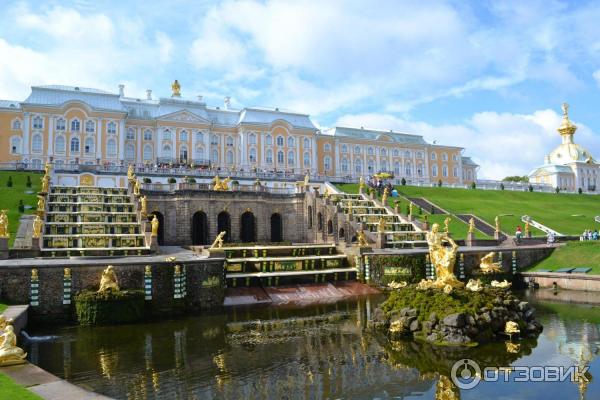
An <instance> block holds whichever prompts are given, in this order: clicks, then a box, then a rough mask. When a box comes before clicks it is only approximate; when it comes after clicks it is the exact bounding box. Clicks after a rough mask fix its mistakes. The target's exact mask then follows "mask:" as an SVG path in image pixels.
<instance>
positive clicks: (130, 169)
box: [127, 164, 135, 182]
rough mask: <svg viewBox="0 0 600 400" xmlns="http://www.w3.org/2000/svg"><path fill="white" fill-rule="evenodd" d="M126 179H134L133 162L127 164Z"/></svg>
mask: <svg viewBox="0 0 600 400" xmlns="http://www.w3.org/2000/svg"><path fill="white" fill-rule="evenodd" d="M127 179H128V180H129V181H130V182H131V181H133V180H134V179H135V170H134V168H133V164H129V167H127Z"/></svg>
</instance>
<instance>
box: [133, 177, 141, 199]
mask: <svg viewBox="0 0 600 400" xmlns="http://www.w3.org/2000/svg"><path fill="white" fill-rule="evenodd" d="M140 190H141V185H140V181H139V180H138V179H135V180H134V183H133V194H134V195H135V196H139V195H140Z"/></svg>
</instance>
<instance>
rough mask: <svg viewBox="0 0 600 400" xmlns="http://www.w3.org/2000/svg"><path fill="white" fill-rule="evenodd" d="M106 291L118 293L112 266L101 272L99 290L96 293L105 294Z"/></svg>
mask: <svg viewBox="0 0 600 400" xmlns="http://www.w3.org/2000/svg"><path fill="white" fill-rule="evenodd" d="M107 290H114V291H115V292H118V291H119V283H118V282H117V275H116V274H115V271H114V269H113V266H112V265H109V266H108V267H106V269H105V270H104V271H103V272H102V278H101V279H100V289H98V292H105V291H107Z"/></svg>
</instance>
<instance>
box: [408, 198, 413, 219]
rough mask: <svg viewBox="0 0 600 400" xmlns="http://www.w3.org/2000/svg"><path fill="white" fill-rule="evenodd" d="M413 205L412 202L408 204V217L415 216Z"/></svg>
mask: <svg viewBox="0 0 600 400" xmlns="http://www.w3.org/2000/svg"><path fill="white" fill-rule="evenodd" d="M412 212H413V203H412V201H411V202H410V203H408V215H409V216H412V215H413V213H412Z"/></svg>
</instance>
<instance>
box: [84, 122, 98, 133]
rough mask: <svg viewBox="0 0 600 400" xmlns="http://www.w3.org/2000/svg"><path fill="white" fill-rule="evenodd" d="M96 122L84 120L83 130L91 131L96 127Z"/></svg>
mask: <svg viewBox="0 0 600 400" xmlns="http://www.w3.org/2000/svg"><path fill="white" fill-rule="evenodd" d="M95 128H96V124H95V123H94V121H86V123H85V131H86V132H87V133H93V132H94V131H95V130H96V129H95Z"/></svg>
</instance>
